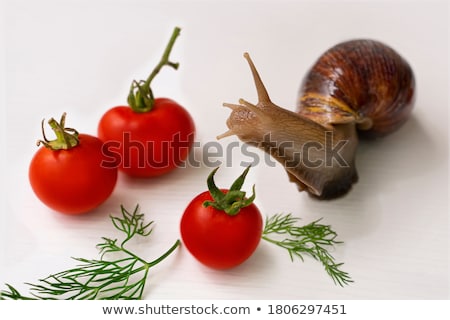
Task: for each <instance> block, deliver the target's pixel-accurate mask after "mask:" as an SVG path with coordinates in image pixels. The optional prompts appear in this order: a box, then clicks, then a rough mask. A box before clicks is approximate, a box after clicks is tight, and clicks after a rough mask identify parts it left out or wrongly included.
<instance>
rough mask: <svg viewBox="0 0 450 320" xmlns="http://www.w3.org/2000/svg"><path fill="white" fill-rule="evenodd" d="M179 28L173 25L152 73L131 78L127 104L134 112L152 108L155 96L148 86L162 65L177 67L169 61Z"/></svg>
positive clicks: (176, 64)
mask: <svg viewBox="0 0 450 320" xmlns="http://www.w3.org/2000/svg"><path fill="white" fill-rule="evenodd" d="M180 31H181V29H180V28H178V27H175V29H174V30H173V32H172V36H171V37H170V40H169V43H168V44H167V46H166V49H165V50H164V53H163V55H162V57H161V60H160V61H159V63H158V64H157V65H156V67H155V68H154V69H153V71H152V73H150V75H149V76H148V78H147V80H145V81H144V80H140V81H136V80H133V82H132V83H131V87H130V92H129V94H128V104H129V105H130V107H131V109H133V111H135V112H148V111H150V110H151V109H152V108H153V105H154V103H155V98H154V96H153V91H152V89H151V87H150V84H151V82H152V80H153V79H154V78H155V77H156V75H157V74H158V73H159V71H161V69H162V68H163V67H164V66H169V67H172V68H174V69H175V70H177V69H178V66H179V63H178V62H172V61H170V57H169V56H170V52H171V51H172V48H173V45H174V44H175V40H176V39H177V37H178V36H179V35H180Z"/></svg>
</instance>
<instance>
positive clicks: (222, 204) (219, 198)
mask: <svg viewBox="0 0 450 320" xmlns="http://www.w3.org/2000/svg"><path fill="white" fill-rule="evenodd" d="M217 170H219V168H218V167H217V168H216V169H214V170H213V171H212V172H211V173H210V174H209V176H208V179H207V184H208V190H209V193H210V194H211V197H212V198H213V201H205V202H203V206H204V207H209V206H211V207H213V208H215V209H217V210H222V211H225V212H226V213H227V214H228V215H231V216H234V215H236V214H238V213H239V211H240V210H241V209H242V208H244V207H247V206H249V205H251V204H252V203H253V201H254V200H255V197H256V195H255V185H253V187H252V192H253V194H252V196H251V197H250V198H248V199H247V198H246V197H245V195H246V194H245V192H244V191H241V188H242V185H243V184H244V181H245V177H246V176H247V173H248V171H249V170H250V166H248V167H247V168H246V169H245V170H244V172H243V173H242V174H241V175H240V176H239V177H238V178H237V179H236V180H235V181H234V182H233V184H232V185H231V187H230V189H229V190H228V191H227V192H223V191H222V190H220V189H219V188H217V186H216V184H215V182H214V175H215V174H216V172H217Z"/></svg>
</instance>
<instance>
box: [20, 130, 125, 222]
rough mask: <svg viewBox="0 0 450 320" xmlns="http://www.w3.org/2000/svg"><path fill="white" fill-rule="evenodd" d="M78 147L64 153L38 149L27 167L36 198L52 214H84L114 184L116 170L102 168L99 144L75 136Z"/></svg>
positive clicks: (104, 158)
mask: <svg viewBox="0 0 450 320" xmlns="http://www.w3.org/2000/svg"><path fill="white" fill-rule="evenodd" d="M78 140H79V142H78V145H76V146H74V147H71V148H70V149H67V150H63V149H61V150H52V149H50V148H47V147H41V148H40V149H39V150H38V151H37V152H36V154H35V155H34V157H33V159H32V161H31V164H30V167H29V180H30V183H31V187H32V189H33V191H34V192H35V194H36V195H37V197H38V198H39V199H40V200H41V201H42V202H43V203H44V204H45V205H47V206H48V207H50V208H52V209H53V210H56V211H59V212H61V213H66V214H80V213H85V212H88V211H90V210H92V209H94V208H96V207H98V206H99V205H100V204H101V203H103V202H104V201H105V200H106V199H107V198H108V197H109V196H110V194H111V193H112V191H113V189H114V187H115V185H116V181H117V168H108V167H105V166H103V165H102V162H103V161H105V160H107V159H106V157H105V156H104V155H103V154H102V146H103V143H102V141H101V140H99V139H98V138H96V137H93V136H90V135H86V134H79V135H78Z"/></svg>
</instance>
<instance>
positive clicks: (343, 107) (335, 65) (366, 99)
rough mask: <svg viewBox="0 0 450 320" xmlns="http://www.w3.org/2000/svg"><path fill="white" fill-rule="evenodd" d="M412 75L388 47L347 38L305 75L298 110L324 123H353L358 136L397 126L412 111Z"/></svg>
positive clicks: (329, 51)
mask: <svg viewBox="0 0 450 320" xmlns="http://www.w3.org/2000/svg"><path fill="white" fill-rule="evenodd" d="M414 87H415V82H414V75H413V72H412V69H411V67H410V66H409V64H408V63H407V62H406V61H405V60H404V59H403V58H402V57H401V56H400V55H399V54H398V53H397V52H395V51H394V50H393V49H392V48H390V47H388V46H387V45H385V44H383V43H381V42H378V41H374V40H351V41H347V42H343V43H340V44H338V45H336V46H334V47H332V48H331V49H329V50H328V51H326V52H325V53H324V54H323V55H322V56H321V57H320V58H319V59H318V60H317V62H316V63H315V64H314V65H313V66H312V68H311V70H310V71H309V73H308V74H307V75H306V76H305V78H304V80H303V83H302V86H301V89H300V92H299V104H298V112H299V113H300V114H302V115H304V116H306V117H308V118H311V119H314V120H315V121H317V122H320V123H323V124H338V123H347V122H355V123H356V125H357V129H359V131H360V132H359V134H360V136H363V137H372V138H375V137H381V136H384V135H386V134H389V133H391V132H393V131H395V130H397V129H398V128H399V127H400V126H401V125H402V124H403V123H404V122H405V121H406V120H407V119H408V116H409V114H410V113H411V110H412V106H413V97H414Z"/></svg>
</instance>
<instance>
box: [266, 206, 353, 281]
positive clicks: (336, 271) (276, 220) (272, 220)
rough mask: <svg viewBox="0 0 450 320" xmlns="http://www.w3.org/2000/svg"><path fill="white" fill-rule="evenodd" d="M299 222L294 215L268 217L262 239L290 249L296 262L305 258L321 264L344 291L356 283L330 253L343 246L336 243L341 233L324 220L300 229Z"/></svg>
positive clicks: (291, 255)
mask: <svg viewBox="0 0 450 320" xmlns="http://www.w3.org/2000/svg"><path fill="white" fill-rule="evenodd" d="M299 220H300V219H299V218H296V217H293V216H292V214H275V215H273V216H271V217H267V218H266V221H265V225H264V230H263V235H262V239H264V240H266V241H268V242H270V243H273V244H275V245H277V246H279V247H281V248H284V249H286V250H287V251H288V253H289V256H290V258H291V260H292V261H294V258H295V257H297V258H300V259H301V260H302V261H303V260H304V257H303V255H304V254H307V255H310V256H311V257H313V258H314V259H316V260H317V261H320V262H321V263H322V265H323V266H324V267H325V271H326V272H327V273H328V274H329V275H330V276H331V278H332V279H333V281H334V283H335V284H338V285H340V286H342V287H343V286H344V285H348V284H349V283H350V282H353V280H352V279H351V277H350V275H349V274H348V273H347V272H344V271H342V270H341V269H340V268H341V266H342V265H343V264H342V263H336V262H335V260H334V257H333V256H332V255H331V254H330V253H329V252H328V250H327V248H330V247H334V246H335V245H336V244H339V243H342V242H341V241H337V240H336V237H337V233H336V232H334V231H333V230H332V229H331V227H330V226H328V225H323V224H320V223H319V222H320V220H321V219H319V220H316V221H313V222H311V223H309V224H307V225H304V226H297V225H296V223H297V222H298V221H299ZM271 235H282V236H284V237H286V238H284V239H283V240H278V239H275V238H274V237H271Z"/></svg>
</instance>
